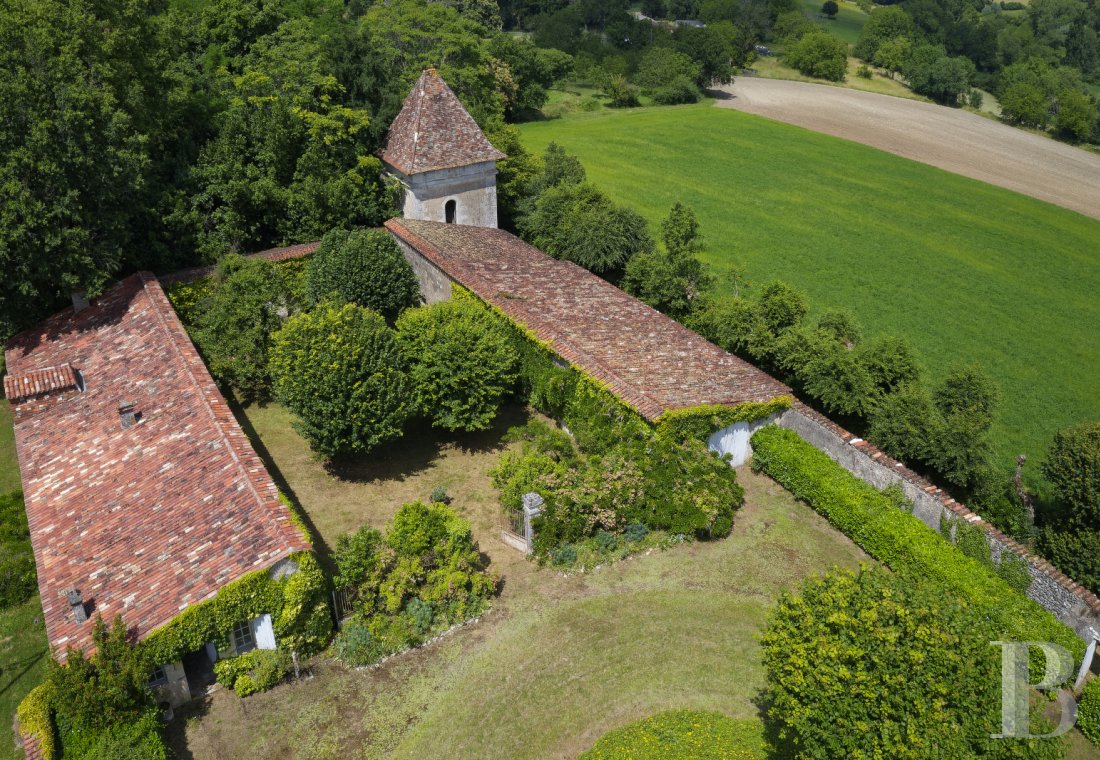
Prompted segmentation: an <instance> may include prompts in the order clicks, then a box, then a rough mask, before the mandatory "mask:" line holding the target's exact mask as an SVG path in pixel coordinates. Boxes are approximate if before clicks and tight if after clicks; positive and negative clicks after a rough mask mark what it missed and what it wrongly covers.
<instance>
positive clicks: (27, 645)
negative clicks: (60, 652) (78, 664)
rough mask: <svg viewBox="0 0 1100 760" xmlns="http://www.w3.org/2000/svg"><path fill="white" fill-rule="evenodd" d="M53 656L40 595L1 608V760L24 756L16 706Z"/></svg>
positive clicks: (37, 679) (32, 686) (41, 674)
mask: <svg viewBox="0 0 1100 760" xmlns="http://www.w3.org/2000/svg"><path fill="white" fill-rule="evenodd" d="M49 656H50V652H49V646H48V645H47V643H46V627H45V626H44V625H43V624H42V605H41V603H40V602H39V599H38V594H35V595H34V596H33V597H31V598H30V599H28V600H27V601H26V602H24V603H23V604H20V605H17V606H15V607H10V608H8V609H6V610H2V611H0V760H16V759H17V758H21V757H23V752H22V751H21V750H16V749H15V736H14V735H13V734H12V720H13V719H14V717H15V708H16V707H18V706H19V703H20V702H22V701H23V697H25V696H27V693H28V692H29V691H30V690H31V689H33V688H34V687H35V686H37V685H38V684H39V683H40V682H41V681H42V679H43V678H44V677H45V675H46V663H47V662H48V660H49Z"/></svg>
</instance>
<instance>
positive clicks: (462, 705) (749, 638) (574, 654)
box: [172, 405, 864, 760]
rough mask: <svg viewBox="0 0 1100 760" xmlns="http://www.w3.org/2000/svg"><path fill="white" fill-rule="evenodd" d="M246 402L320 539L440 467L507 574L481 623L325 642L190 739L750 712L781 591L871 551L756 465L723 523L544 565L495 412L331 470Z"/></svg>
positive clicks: (253, 742)
mask: <svg viewBox="0 0 1100 760" xmlns="http://www.w3.org/2000/svg"><path fill="white" fill-rule="evenodd" d="M244 414H245V415H246V418H247V422H248V428H249V431H250V433H251V434H253V435H258V436H259V438H260V439H261V441H262V444H263V446H262V448H263V452H264V456H265V457H267V459H268V461H269V462H271V463H272V464H273V466H274V467H276V468H277V470H278V475H277V477H281V478H282V479H283V480H284V481H285V483H286V486H287V488H288V490H289V491H290V492H292V493H293V494H294V495H295V497H296V498H297V500H298V501H299V502H300V503H301V505H302V506H303V508H304V510H305V512H306V513H307V514H308V515H309V517H310V519H311V521H312V522H313V524H314V525H315V526H316V527H317V529H318V532H319V533H320V534H321V535H322V536H323V537H324V539H325V540H326V541H328V542H332V541H333V540H334V538H335V536H336V535H338V534H339V532H341V531H343V530H348V529H351V528H353V527H356V526H358V525H361V524H363V523H369V524H372V525H379V524H381V523H383V522H385V520H387V519H388V517H389V516H390V515H391V514H392V512H393V510H394V509H395V508H396V506H397V505H398V504H399V503H400V501H401V500H404V499H407V498H410V497H415V496H420V497H421V498H422V497H423V494H425V493H426V492H427V491H430V489H431V488H432V487H433V485H434V484H439V483H442V484H444V485H445V486H446V487H447V488H448V490H449V491H450V493H451V495H452V496H453V497H454V505H453V506H454V507H455V508H456V509H458V510H459V511H460V512H461V513H463V514H464V515H466V516H467V517H468V518H469V519H470V521H471V523H472V524H473V526H474V532H475V536H476V538H477V539H478V541H479V542H480V546H481V550H482V551H483V552H485V553H487V554H488V555H489V557H490V558H491V559H492V565H491V568H492V569H495V570H496V571H497V572H500V573H501V574H502V575H503V576H504V589H503V592H502V595H501V597H500V599H499V600H497V601H496V603H495V605H494V608H493V610H492V611H491V612H490V613H488V614H487V615H486V616H484V617H483V618H482V619H481V621H480V622H478V623H477V624H474V625H471V626H467V627H465V628H463V629H461V630H459V631H456V632H455V633H453V634H452V635H450V636H448V637H447V638H445V639H443V640H442V641H440V642H438V643H436V644H433V645H431V646H429V647H426V648H425V649H423V650H419V651H414V652H409V653H406V654H404V655H400V656H398V657H395V658H393V659H391V660H389V661H387V662H386V663H383V664H382V665H381V666H380V667H378V668H375V669H372V670H366V671H349V670H346V669H344V668H343V667H341V666H339V665H338V664H336V663H333V662H332V661H331V660H327V659H324V658H321V659H319V660H317V661H315V662H314V663H313V666H312V667H313V673H314V677H313V678H312V679H310V680H303V681H298V682H295V683H290V684H286V685H284V686H280V687H277V688H276V689H274V690H273V691H271V692H269V693H266V694H260V695H256V696H254V697H249V698H248V699H245V700H240V699H238V698H237V697H235V696H234V695H232V694H231V693H227V692H225V691H220V692H218V693H216V694H215V695H214V697H213V698H212V699H211V700H209V701H208V702H206V703H201V704H198V705H196V706H194V707H192V708H190V709H188V710H186V711H182V714H181V716H180V718H179V719H178V720H177V722H176V723H175V724H174V725H173V728H172V743H173V748H174V749H175V751H176V753H177V755H178V756H181V757H194V758H197V759H200V760H201V759H202V758H217V757H252V756H269V757H280V758H310V759H311V760H313V759H314V758H316V759H318V760H320V759H322V758H337V757H339V758H343V757H370V758H377V757H387V756H389V757H395V758H416V759H417V760H420V759H423V758H444V757H446V758H448V760H453V759H456V758H543V757H546V758H549V757H576V756H577V755H578V754H580V753H581V752H582V751H584V750H585V749H587V748H589V747H591V746H592V744H593V743H594V742H595V741H596V739H597V738H599V737H600V736H602V735H603V734H604V733H606V732H607V731H608V730H611V729H613V728H617V727H619V726H622V725H625V724H627V723H630V722H632V721H635V720H639V719H641V718H644V717H647V716H649V715H651V714H653V713H656V712H660V711H662V710H667V709H673V708H691V709H702V710H716V711H719V712H722V713H724V714H726V715H729V716H730V717H734V718H749V717H754V716H756V715H758V709H757V706H756V705H755V704H754V701H753V700H754V698H755V697H756V696H757V694H758V692H759V690H760V689H761V688H762V686H763V684H764V670H763V666H762V664H761V662H760V651H759V644H758V643H757V640H756V635H757V634H758V633H759V631H760V629H761V627H762V625H763V624H764V621H765V620H766V618H767V615H768V612H769V610H770V609H771V607H772V605H773V604H774V603H775V600H776V598H777V596H778V595H779V593H780V591H782V590H784V589H787V588H790V587H792V586H793V585H795V584H797V583H798V582H799V581H800V580H801V579H802V578H804V577H805V576H807V575H808V574H811V573H820V572H823V571H824V570H825V569H827V568H828V567H830V566H833V565H836V564H840V565H843V566H846V567H855V566H856V564H857V563H858V561H859V560H860V559H861V558H862V557H864V555H863V554H862V552H861V551H860V550H859V549H858V548H857V547H856V546H855V545H854V544H852V543H851V542H850V541H849V540H848V539H847V538H845V537H844V536H842V535H840V534H839V533H837V532H836V531H835V530H833V529H832V528H831V527H830V526H829V525H828V524H827V523H826V522H825V521H824V520H823V519H822V518H820V517H819V516H818V515H817V514H816V513H814V512H813V511H812V510H810V509H809V508H808V507H806V506H804V505H802V504H799V503H797V502H796V501H795V500H794V499H793V498H792V497H791V496H790V494H788V493H787V492H786V491H784V490H782V489H781V488H780V487H779V486H777V485H776V484H775V483H773V482H772V481H770V480H768V479H766V478H764V477H763V476H754V475H752V474H751V473H750V472H748V470H747V468H746V469H745V470H744V471H743V474H742V475H741V478H742V483H743V484H744V485H745V487H746V491H747V505H746V507H745V508H744V509H743V510H742V511H741V512H740V513H739V514H738V516H737V519H736V524H735V526H734V530H733V535H732V536H730V537H729V538H728V539H725V540H722V541H716V542H713V543H696V544H685V545H682V546H676V547H674V548H672V549H669V550H667V551H664V552H660V551H654V552H652V553H650V554H648V555H644V556H639V557H634V558H631V559H628V560H625V561H622V562H619V563H616V564H614V565H611V566H605V567H602V568H600V569H599V570H597V571H594V572H591V573H585V574H579V575H571V576H566V575H563V574H562V573H561V572H559V571H554V570H539V569H538V568H537V567H536V566H534V565H533V564H532V563H530V562H527V561H526V560H524V559H523V557H522V555H520V554H519V553H518V552H516V551H514V550H512V549H510V548H508V547H506V546H505V545H504V544H503V543H502V542H501V541H500V527H499V506H498V503H497V500H496V499H497V497H496V493H495V491H494V490H493V489H492V486H491V484H490V483H489V479H488V476H487V471H488V469H489V468H490V467H491V466H492V465H493V463H494V462H496V460H497V458H498V456H499V453H500V451H501V450H502V448H503V447H502V446H501V445H500V444H499V442H498V440H495V439H498V438H499V432H500V430H499V428H498V429H497V430H496V431H493V432H492V433H487V434H483V435H479V436H475V437H472V438H457V439H449V438H445V437H439V436H438V435H434V436H433V435H430V434H425V435H417V436H415V437H413V436H410V437H407V439H406V440H405V441H404V442H403V443H402V444H401V445H400V446H399V447H397V449H396V450H393V451H390V450H387V452H386V454H385V456H384V457H378V456H369V457H364V458H363V461H362V463H360V464H359V465H355V466H352V467H349V468H345V469H343V470H341V472H340V477H332V476H330V475H328V474H326V473H325V471H324V469H323V468H322V467H321V465H320V464H319V463H318V462H317V461H316V460H314V459H311V458H310V457H309V456H308V454H307V452H306V449H305V445H304V444H303V442H302V441H301V439H300V438H298V437H297V435H296V434H295V433H294V432H293V431H291V430H289V429H288V428H287V427H286V421H287V417H286V413H285V412H284V411H283V410H282V409H281V408H279V407H278V406H276V405H273V406H269V407H266V408H259V407H250V408H249V409H247V410H246V411H245V412H244ZM509 416H510V417H511V418H512V419H510V420H509V422H515V421H519V419H522V415H520V414H519V413H518V412H515V411H513V412H510V413H509ZM426 489H427V491H426Z"/></svg>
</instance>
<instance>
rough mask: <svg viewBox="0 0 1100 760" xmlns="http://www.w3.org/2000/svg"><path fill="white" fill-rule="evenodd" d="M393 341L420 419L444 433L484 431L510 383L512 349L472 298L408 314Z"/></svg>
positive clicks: (497, 324) (399, 323)
mask: <svg viewBox="0 0 1100 760" xmlns="http://www.w3.org/2000/svg"><path fill="white" fill-rule="evenodd" d="M397 340H398V345H399V346H400V348H401V352H402V354H403V355H404V357H405V362H406V365H407V366H408V368H409V379H410V380H411V383H412V392H413V398H414V399H415V404H416V408H417V409H418V411H419V412H420V413H421V414H424V415H426V416H427V417H429V418H430V419H431V420H432V424H433V425H434V426H435V427H440V428H443V429H444V430H451V431H457V430H466V431H472V430H486V429H488V428H489V427H490V426H491V425H492V424H493V420H494V419H495V418H496V415H497V412H498V411H499V410H500V405H501V402H502V401H503V400H504V396H505V394H506V393H507V392H508V391H509V390H510V389H511V388H512V386H513V385H514V384H515V381H516V371H515V364H516V359H515V349H514V346H513V345H512V342H511V341H510V339H509V336H508V334H507V333H506V332H505V331H504V328H503V327H502V325H501V323H500V322H499V321H498V320H497V319H496V318H494V317H493V315H492V314H490V313H489V311H488V310H487V309H486V307H485V306H484V305H483V304H480V303H478V302H476V301H474V300H473V298H472V297H469V296H467V297H461V298H455V299H452V300H450V301H442V302H440V303H437V304H433V305H431V306H425V307H422V308H419V309H409V310H408V311H406V312H405V313H403V314H402V315H401V316H400V317H399V318H398V320H397Z"/></svg>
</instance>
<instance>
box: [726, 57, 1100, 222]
mask: <svg viewBox="0 0 1100 760" xmlns="http://www.w3.org/2000/svg"><path fill="white" fill-rule="evenodd" d="M723 91H724V92H726V93H727V94H728V95H730V96H732V97H729V98H727V99H720V100H719V101H718V105H719V106H721V107H723V108H736V109H737V110H739V111H745V112H746V113H752V114H757V115H759V116H766V117H768V118H770V119H776V120H777V121H783V122H786V123H788V124H795V125H797V126H800V127H805V128H806V129H812V130H814V131H816V132H824V133H825V134H829V135H834V136H836V137H843V138H845V139H847V140H852V141H854V142H859V143H863V144H865V145H870V146H872V147H875V148H879V149H880V150H885V151H888V152H890V153H895V154H897V155H899V156H904V157H906V158H911V159H913V160H915V161H920V162H922V163H925V164H931V165H932V166H936V167H939V168H940V169H945V170H947V171H949V172H954V173H956V174H961V175H963V176H965V177H971V178H973V179H977V180H981V181H983V182H988V183H990V184H992V185H999V186H1000V187H1005V188H1008V189H1009V190H1015V191H1016V192H1018V193H1023V194H1024V195H1030V196H1032V197H1034V198H1039V199H1040V200H1044V201H1047V202H1049V203H1054V204H1057V205H1059V206H1063V207H1065V208H1068V209H1072V210H1074V211H1078V212H1080V213H1082V214H1085V215H1086V216H1091V217H1093V218H1096V219H1100V155H1095V154H1093V153H1089V152H1088V151H1085V150H1081V149H1080V148H1075V147H1073V146H1071V145H1066V144H1064V143H1060V142H1056V141H1054V140H1051V139H1048V138H1045V137H1041V136H1039V135H1035V134H1031V133H1030V132H1025V131H1023V130H1021V129H1016V128H1014V127H1009V126H1007V125H1005V124H1001V123H999V122H996V121H992V120H991V119H986V118H982V117H981V116H977V115H975V114H972V113H968V112H966V111H962V110H959V109H955V108H947V107H945V106H937V105H933V104H931V103H921V102H919V101H915V100H906V99H903V98H893V97H890V96H888V95H879V94H876V93H871V92H860V91H858V90H849V89H846V88H842V87H829V86H827V85H819V84H810V83H808V82H791V81H784V80H778V79H758V78H752V77H741V78H739V79H738V80H737V81H736V82H735V83H734V84H733V85H730V86H728V87H725V88H723ZM990 212H991V213H996V210H995V209H990Z"/></svg>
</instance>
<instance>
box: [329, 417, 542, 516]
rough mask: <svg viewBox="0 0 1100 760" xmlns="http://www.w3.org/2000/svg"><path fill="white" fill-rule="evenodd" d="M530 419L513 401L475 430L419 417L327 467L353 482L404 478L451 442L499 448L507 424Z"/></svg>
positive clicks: (471, 448)
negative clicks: (451, 428) (456, 429)
mask: <svg viewBox="0 0 1100 760" xmlns="http://www.w3.org/2000/svg"><path fill="white" fill-rule="evenodd" d="M528 419H529V415H528V413H527V410H526V409H524V408H523V407H521V406H518V405H511V404H509V405H508V406H505V407H503V408H502V409H501V410H500V413H499V414H497V417H496V419H495V420H494V421H493V425H492V427H490V428H489V429H488V430H482V431H480V432H476V433H448V432H446V431H443V430H438V429H435V428H433V427H432V426H431V424H430V423H429V422H428V421H427V420H422V419H419V420H415V421H413V422H412V423H411V424H410V425H409V426H408V428H407V429H406V430H405V434H404V435H403V436H402V437H401V438H399V439H398V440H396V441H392V442H390V443H387V444H384V445H383V446H381V447H379V448H378V449H377V450H375V451H372V452H370V453H367V454H357V455H355V456H350V457H339V458H337V459H334V460H333V461H332V462H330V463H329V464H328V468H327V469H328V471H329V473H330V474H331V475H333V476H334V477H337V478H340V479H341V480H346V481H348V482H351V483H374V482H380V481H403V480H406V479H407V478H410V477H412V476H414V475H417V474H419V473H420V472H423V471H424V470H426V469H427V468H428V467H429V466H430V465H431V464H432V462H434V461H435V460H436V459H438V458H439V456H440V452H441V451H442V450H443V449H444V448H446V447H448V446H449V447H453V448H455V449H458V450H459V451H462V452H463V453H470V454H477V453H485V452H491V451H499V450H501V449H503V448H504V442H503V440H502V438H503V436H504V433H505V432H507V430H508V428H510V427H512V426H514V425H522V424H524V423H526V422H527V421H528ZM425 496H427V494H425Z"/></svg>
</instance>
